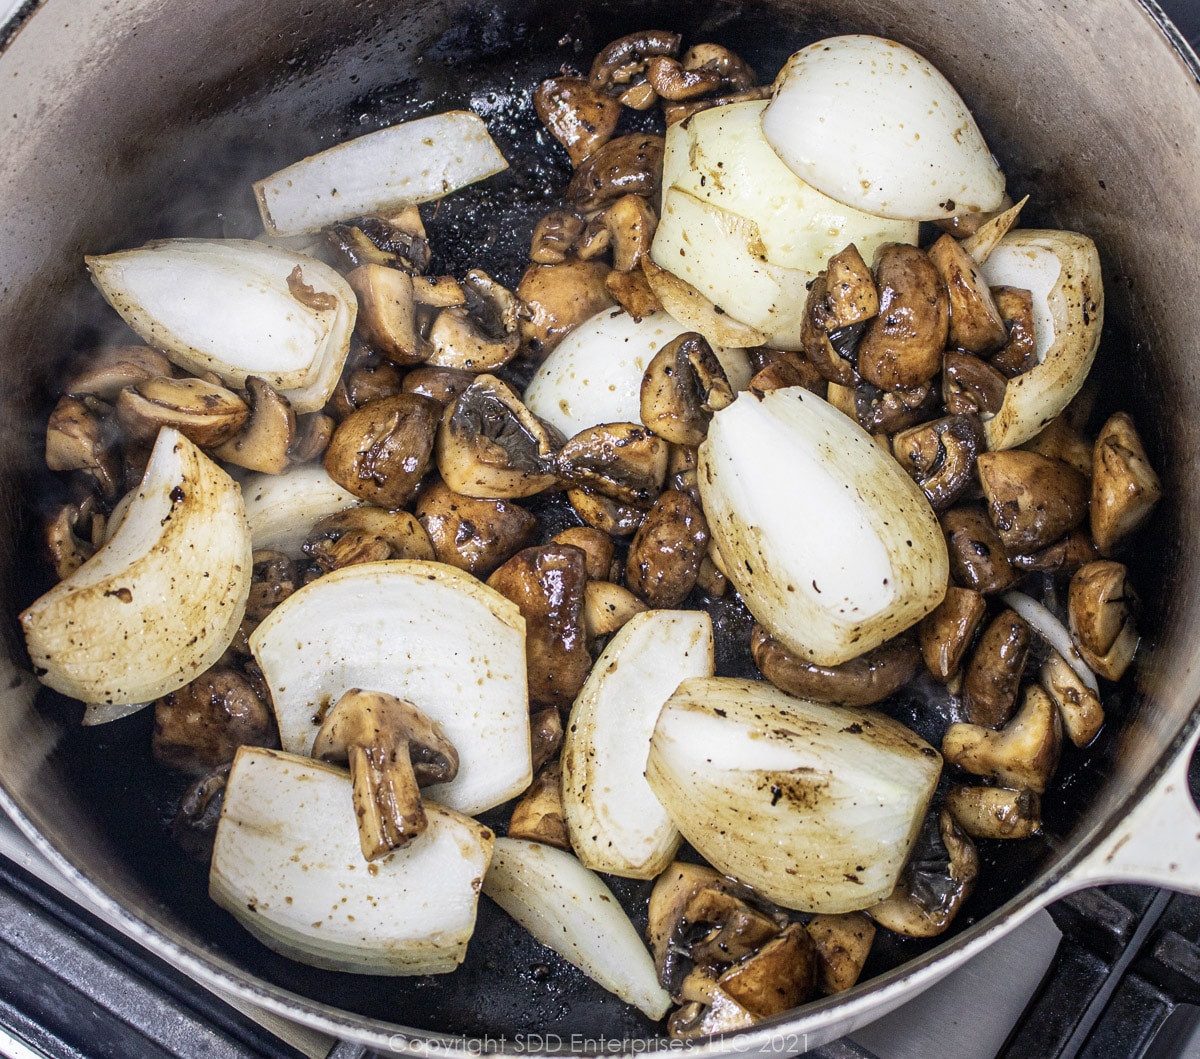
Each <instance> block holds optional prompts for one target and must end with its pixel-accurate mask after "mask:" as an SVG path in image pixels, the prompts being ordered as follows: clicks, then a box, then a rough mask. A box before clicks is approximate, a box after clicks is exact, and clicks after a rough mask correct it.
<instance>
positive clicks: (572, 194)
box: [566, 133, 663, 213]
mask: <svg viewBox="0 0 1200 1059" xmlns="http://www.w3.org/2000/svg"><path fill="white" fill-rule="evenodd" d="M662 160H663V138H662V137H661V136H655V135H652V134H649V133H633V134H631V135H628V136H618V137H617V138H616V139H615V140H609V141H608V143H606V144H605V145H604V146H603V147H601V148H600V149H599V150H597V151H595V152H594V153H593V154H592V155H591V156H590V157H589V158H588V159H587V161H585V162H584V163H583V164H582V165H581V166H580V167H579V168H578V169H576V170H575V175H574V176H573V177H571V183H570V184H569V185H568V186H567V193H566V198H567V201H568V202H569V203H570V204H571V205H573V206H574V207H576V208H577V209H579V210H582V211H583V212H584V213H591V212H592V211H594V210H600V209H603V208H604V207H605V206H608V205H609V204H610V203H612V202H615V201H616V200H617V199H619V198H620V197H621V196H622V195H641V196H643V197H644V198H647V199H651V200H653V199H655V198H656V197H657V195H658V191H659V184H660V182H661V180H662Z"/></svg>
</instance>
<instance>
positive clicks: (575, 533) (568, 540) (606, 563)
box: [550, 526, 617, 581]
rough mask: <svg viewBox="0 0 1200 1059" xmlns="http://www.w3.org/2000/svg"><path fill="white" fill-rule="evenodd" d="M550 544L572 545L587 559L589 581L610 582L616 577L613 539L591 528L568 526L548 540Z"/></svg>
mask: <svg viewBox="0 0 1200 1059" xmlns="http://www.w3.org/2000/svg"><path fill="white" fill-rule="evenodd" d="M550 541H551V543H552V544H573V545H574V546H575V547H576V548H579V549H580V550H581V551H582V552H583V554H584V555H585V556H586V557H587V575H588V580H589V581H611V580H612V579H613V578H614V577H616V575H617V568H616V567H615V566H614V564H613V550H614V549H613V539H612V537H610V536H609V535H608V534H607V533H604V532H603V531H602V530H598V529H596V528H595V527H593V526H568V527H567V528H566V529H565V530H560V531H559V532H558V533H556V534H555V535H554V536H553V537H551V538H550Z"/></svg>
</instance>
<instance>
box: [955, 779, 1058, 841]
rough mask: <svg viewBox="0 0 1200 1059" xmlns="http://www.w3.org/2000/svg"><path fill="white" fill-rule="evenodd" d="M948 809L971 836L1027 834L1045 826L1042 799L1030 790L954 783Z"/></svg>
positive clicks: (993, 836) (1004, 836)
mask: <svg viewBox="0 0 1200 1059" xmlns="http://www.w3.org/2000/svg"><path fill="white" fill-rule="evenodd" d="M946 810H947V811H948V812H949V813H950V814H951V815H952V816H953V817H954V819H955V820H957V821H958V824H959V826H960V827H961V828H962V829H963V830H964V831H965V832H966V833H967V834H968V835H970V836H971V837H972V838H1028V837H1029V836H1030V835H1032V834H1034V833H1035V832H1036V831H1038V830H1039V829H1040V828H1041V826H1042V800H1041V798H1039V797H1038V795H1037V794H1036V793H1035V792H1034V791H1030V790H1013V789H1012V788H1010V787H968V786H966V785H964V784H961V783H960V784H955V785H954V786H953V787H951V788H950V790H948V791H947V792H946Z"/></svg>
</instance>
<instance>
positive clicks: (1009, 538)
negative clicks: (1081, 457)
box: [978, 449, 1088, 553]
mask: <svg viewBox="0 0 1200 1059" xmlns="http://www.w3.org/2000/svg"><path fill="white" fill-rule="evenodd" d="M978 467H979V480H980V483H981V484H982V485H983V492H984V496H985V498H986V500H987V507H988V516H989V517H990V518H991V520H992V524H993V525H994V526H995V527H996V532H997V533H998V534H999V536H1000V540H1001V541H1003V542H1004V547H1005V548H1006V549H1007V550H1008V551H1009V552H1010V553H1017V552H1028V551H1037V550H1038V549H1040V548H1045V547H1046V546H1047V545H1049V544H1053V543H1054V542H1055V541H1056V540H1058V538H1059V537H1061V536H1063V535H1064V534H1065V533H1067V532H1069V531H1070V530H1072V529H1074V528H1075V527H1076V526H1078V525H1079V523H1080V522H1082V521H1083V520H1084V519H1085V518H1086V517H1087V513H1088V483H1087V479H1086V478H1084V477H1083V475H1081V474H1080V473H1079V472H1078V471H1077V470H1075V468H1073V467H1070V466H1068V465H1067V464H1065V463H1063V462H1062V461H1061V460H1052V459H1049V458H1048V457H1046V456H1042V455H1041V454H1040V453H1036V452H1026V451H1025V450H1023V449H1005V450H1002V451H1000V452H984V453H980V455H979V460H978Z"/></svg>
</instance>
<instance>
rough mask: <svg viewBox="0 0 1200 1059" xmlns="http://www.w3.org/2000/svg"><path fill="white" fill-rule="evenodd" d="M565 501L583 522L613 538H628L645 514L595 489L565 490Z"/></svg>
mask: <svg viewBox="0 0 1200 1059" xmlns="http://www.w3.org/2000/svg"><path fill="white" fill-rule="evenodd" d="M567 501H568V502H569V503H570V505H571V507H572V508H573V509H574V511H575V514H577V515H578V516H579V517H580V518H581V519H582V520H583V521H584V522H586V523H587V524H588V525H589V526H593V527H594V528H596V529H598V530H602V531H603V532H605V533H608V534H611V535H612V536H614V537H628V536H630V535H631V534H633V533H636V532H637V528H638V526H640V525H641V524H642V520H643V519H645V517H646V512H645V511H644V510H643V509H642V508H640V507H634V506H633V505H632V504H622V503H621V502H620V501H619V500H614V499H613V498H612V497H609V496H605V495H604V494H603V493H599V492H597V491H596V490H595V489H589V488H586V487H584V488H576V489H568V490H567Z"/></svg>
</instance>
